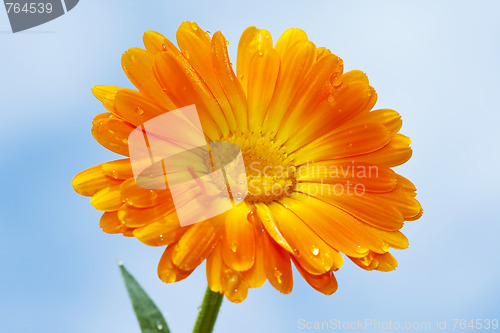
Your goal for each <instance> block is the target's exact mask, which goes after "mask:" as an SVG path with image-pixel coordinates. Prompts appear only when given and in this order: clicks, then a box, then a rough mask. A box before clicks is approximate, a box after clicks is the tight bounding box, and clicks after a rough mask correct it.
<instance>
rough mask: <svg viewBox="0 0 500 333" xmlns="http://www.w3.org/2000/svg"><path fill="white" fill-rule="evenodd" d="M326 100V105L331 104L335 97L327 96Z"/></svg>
mask: <svg viewBox="0 0 500 333" xmlns="http://www.w3.org/2000/svg"><path fill="white" fill-rule="evenodd" d="M326 100H327V101H328V103H333V102H335V96H333V95H328V98H327V99H326Z"/></svg>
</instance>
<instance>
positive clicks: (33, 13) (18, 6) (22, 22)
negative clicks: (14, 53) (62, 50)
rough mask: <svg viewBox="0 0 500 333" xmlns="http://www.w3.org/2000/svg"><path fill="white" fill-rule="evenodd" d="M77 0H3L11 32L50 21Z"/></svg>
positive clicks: (63, 12) (67, 9) (66, 10)
mask: <svg viewBox="0 0 500 333" xmlns="http://www.w3.org/2000/svg"><path fill="white" fill-rule="evenodd" d="M78 1H79V0H38V1H33V0H32V1H26V0H19V1H14V0H4V5H5V10H6V11H7V16H8V17H9V22H10V26H11V28H12V32H13V33H15V32H19V31H23V30H26V29H30V28H33V27H36V26H39V25H41V24H44V23H47V22H49V21H52V20H53V19H55V18H58V17H59V16H62V15H64V14H65V13H67V12H69V11H70V10H72V9H73V8H74V7H75V6H76V5H77V4H78Z"/></svg>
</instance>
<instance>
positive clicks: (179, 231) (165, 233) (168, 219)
mask: <svg viewBox="0 0 500 333" xmlns="http://www.w3.org/2000/svg"><path fill="white" fill-rule="evenodd" d="M188 228H189V227H183V228H181V226H180V224H179V220H178V218H177V215H176V214H175V213H171V214H169V215H167V216H165V217H164V218H162V219H161V220H160V221H157V222H153V223H150V224H147V225H145V226H143V227H139V228H137V229H135V230H134V237H136V238H137V239H138V240H140V241H141V242H143V243H144V244H146V245H149V246H165V245H170V244H172V243H174V242H177V241H178V240H179V239H180V237H181V236H182V235H183V234H184V233H185V232H186V231H187V229H188Z"/></svg>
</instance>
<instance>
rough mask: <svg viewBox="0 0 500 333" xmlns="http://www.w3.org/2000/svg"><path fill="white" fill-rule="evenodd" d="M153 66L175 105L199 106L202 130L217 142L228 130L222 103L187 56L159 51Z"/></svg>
mask: <svg viewBox="0 0 500 333" xmlns="http://www.w3.org/2000/svg"><path fill="white" fill-rule="evenodd" d="M154 68H155V73H156V75H157V77H158V80H159V82H160V84H161V86H162V87H163V89H165V91H166V92H167V93H168V94H169V96H171V97H172V99H173V101H174V103H175V104H176V105H178V106H179V107H184V106H188V105H192V104H195V105H196V108H197V111H198V114H199V115H200V120H201V125H202V127H203V130H204V132H205V133H206V135H207V136H208V137H209V138H210V139H212V141H217V139H219V138H220V135H221V133H223V134H225V133H229V127H228V125H227V121H226V119H225V117H224V113H223V112H222V110H221V109H220V106H219V104H217V101H216V100H215V99H214V96H213V95H212V93H211V92H210V90H209V89H208V87H207V86H206V84H205V83H204V82H203V81H202V80H201V78H200V77H199V75H198V74H197V73H196V71H195V70H194V69H193V68H192V67H191V65H190V64H189V62H188V61H187V60H186V59H185V58H184V57H175V56H173V55H172V54H170V53H168V52H162V53H159V54H157V55H156V57H155V65H154ZM219 130H220V132H219Z"/></svg>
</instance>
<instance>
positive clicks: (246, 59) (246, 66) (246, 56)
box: [236, 27, 273, 119]
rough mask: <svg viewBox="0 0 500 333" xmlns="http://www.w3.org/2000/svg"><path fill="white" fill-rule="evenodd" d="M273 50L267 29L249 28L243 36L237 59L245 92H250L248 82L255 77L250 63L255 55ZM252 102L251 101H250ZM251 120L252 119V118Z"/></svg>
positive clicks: (237, 71) (237, 68) (237, 69)
mask: <svg viewBox="0 0 500 333" xmlns="http://www.w3.org/2000/svg"><path fill="white" fill-rule="evenodd" d="M272 48H273V38H272V37H271V33H270V32H269V31H267V30H265V29H257V28H256V27H248V28H246V29H245V31H243V33H242V34H241V38H240V41H239V43H238V54H237V58H236V73H237V74H238V79H239V80H240V82H241V86H242V87H243V90H244V91H245V92H247V91H248V88H247V87H248V80H249V77H250V75H254V74H255V73H254V72H253V71H254V69H251V67H250V62H251V60H252V58H253V57H254V55H255V54H258V53H261V54H262V53H263V52H265V51H267V50H271V49H272ZM249 101H250V99H249ZM250 119H251V118H250Z"/></svg>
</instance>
